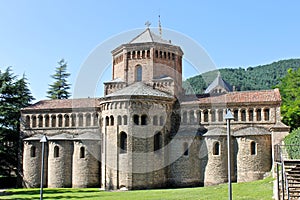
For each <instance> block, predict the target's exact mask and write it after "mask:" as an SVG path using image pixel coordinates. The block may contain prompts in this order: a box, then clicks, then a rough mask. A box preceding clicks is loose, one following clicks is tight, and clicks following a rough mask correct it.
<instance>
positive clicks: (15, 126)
mask: <svg viewBox="0 0 300 200" xmlns="http://www.w3.org/2000/svg"><path fill="white" fill-rule="evenodd" d="M32 100H34V98H33V97H32V95H31V92H30V90H29V89H28V83H27V79H26V77H25V75H23V77H22V78H20V79H18V78H17V76H15V75H14V74H13V73H12V71H11V68H10V67H8V68H7V69H6V70H5V71H3V72H1V71H0V176H5V177H9V176H12V175H19V172H18V158H20V157H19V156H20V154H21V150H22V148H21V146H20V142H19V141H20V117H21V115H20V109H21V108H23V107H27V106H29V105H30V103H31V101H32Z"/></svg>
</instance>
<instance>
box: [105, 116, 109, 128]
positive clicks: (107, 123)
mask: <svg viewBox="0 0 300 200" xmlns="http://www.w3.org/2000/svg"><path fill="white" fill-rule="evenodd" d="M105 125H106V126H109V117H108V116H106V117H105Z"/></svg>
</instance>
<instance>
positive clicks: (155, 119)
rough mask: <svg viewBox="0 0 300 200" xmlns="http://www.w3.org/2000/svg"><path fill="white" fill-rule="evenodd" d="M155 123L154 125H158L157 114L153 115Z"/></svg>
mask: <svg viewBox="0 0 300 200" xmlns="http://www.w3.org/2000/svg"><path fill="white" fill-rule="evenodd" d="M153 125H154V126H157V125H158V119H157V116H156V115H155V116H153Z"/></svg>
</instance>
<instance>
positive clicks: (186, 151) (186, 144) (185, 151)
mask: <svg viewBox="0 0 300 200" xmlns="http://www.w3.org/2000/svg"><path fill="white" fill-rule="evenodd" d="M183 155H184V156H188V155H189V144H188V143H187V142H185V143H183Z"/></svg>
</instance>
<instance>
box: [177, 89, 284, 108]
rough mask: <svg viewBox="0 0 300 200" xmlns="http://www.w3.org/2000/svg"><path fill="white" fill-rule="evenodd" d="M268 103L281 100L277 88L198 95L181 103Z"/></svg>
mask: <svg viewBox="0 0 300 200" xmlns="http://www.w3.org/2000/svg"><path fill="white" fill-rule="evenodd" d="M268 102H269V103H270V102H276V103H280V102H281V96H280V93H279V90H278V89H274V90H261V91H242V92H230V93H226V94H223V95H219V96H210V97H202V98H201V97H200V98H196V99H193V100H190V101H189V100H187V101H184V102H183V104H211V103H215V104H222V103H268Z"/></svg>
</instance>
